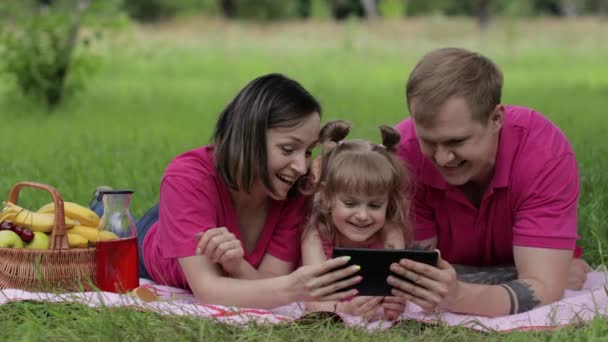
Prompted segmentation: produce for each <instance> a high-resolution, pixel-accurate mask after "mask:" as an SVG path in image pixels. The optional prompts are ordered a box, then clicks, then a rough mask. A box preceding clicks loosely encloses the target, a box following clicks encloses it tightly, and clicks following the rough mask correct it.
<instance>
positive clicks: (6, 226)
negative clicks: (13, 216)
mask: <svg viewBox="0 0 608 342" xmlns="http://www.w3.org/2000/svg"><path fill="white" fill-rule="evenodd" d="M14 227H15V225H14V224H13V221H2V223H0V230H13V228H14Z"/></svg>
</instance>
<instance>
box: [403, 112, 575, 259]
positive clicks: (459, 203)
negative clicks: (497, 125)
mask: <svg viewBox="0 0 608 342" xmlns="http://www.w3.org/2000/svg"><path fill="white" fill-rule="evenodd" d="M396 128H397V130H398V131H399V132H400V133H401V144H400V146H399V150H398V155H399V156H400V157H401V158H402V159H403V160H405V161H406V164H407V166H408V168H409V169H410V170H411V173H412V179H413V182H414V188H415V194H414V202H413V203H412V210H413V212H412V214H413V215H412V216H413V221H414V226H415V238H416V240H425V239H429V238H432V237H435V236H436V237H437V238H438V243H437V248H438V249H439V250H440V251H441V255H442V257H443V258H444V259H445V260H447V261H448V262H450V263H454V264H465V265H476V266H499V265H512V264H513V263H514V261H513V246H514V245H515V246H526V247H540V248H552V249H570V250H575V249H576V252H575V255H576V256H578V255H580V250H579V249H578V248H576V246H575V245H576V240H577V238H578V235H577V202H578V194H579V179H578V171H577V166H576V160H575V157H574V153H573V151H572V147H571V146H570V143H569V142H568V140H567V139H566V137H565V136H564V134H563V133H562V132H561V131H560V130H559V128H557V127H556V126H555V125H554V124H552V123H551V122H550V121H549V120H547V119H546V118H545V117H544V116H542V115H541V114H540V113H538V112H535V111H533V110H532V109H529V108H524V107H516V106H505V119H504V124H503V127H502V129H501V132H500V138H499V143H498V150H497V155H496V164H495V169H494V175H493V177H492V180H491V182H490V185H489V186H488V188H487V189H486V191H485V193H484V195H483V199H482V201H481V204H480V206H479V208H476V207H475V206H474V205H473V204H471V202H469V201H468V200H467V198H466V197H465V196H464V194H463V193H462V191H460V190H459V189H458V188H456V187H453V186H450V185H449V184H447V183H446V182H445V181H444V179H443V177H442V176H441V174H440V173H439V171H438V170H437V168H436V167H435V165H434V164H433V163H432V162H431V161H430V160H428V159H427V158H425V157H424V156H423V155H422V153H421V151H420V145H419V143H418V138H417V137H416V132H415V127H414V124H413V122H412V120H411V119H406V120H404V121H402V122H401V123H399V124H398V125H397V126H396Z"/></svg>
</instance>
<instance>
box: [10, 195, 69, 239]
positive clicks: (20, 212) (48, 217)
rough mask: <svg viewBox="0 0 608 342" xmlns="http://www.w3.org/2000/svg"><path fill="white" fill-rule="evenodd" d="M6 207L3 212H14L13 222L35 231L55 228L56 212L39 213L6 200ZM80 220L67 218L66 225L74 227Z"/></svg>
mask: <svg viewBox="0 0 608 342" xmlns="http://www.w3.org/2000/svg"><path fill="white" fill-rule="evenodd" d="M4 204H5V206H6V207H5V209H4V211H3V213H5V212H6V213H11V214H12V213H14V214H15V215H14V217H13V218H12V220H13V223H15V224H17V225H19V226H22V227H25V228H28V229H30V230H32V231H35V232H44V233H49V232H51V231H52V230H53V225H54V223H55V214H48V213H37V212H33V211H30V210H27V209H23V208H21V207H20V206H18V205H16V204H14V203H11V202H5V203H4ZM78 223H79V222H77V221H74V220H72V219H70V218H67V217H66V218H65V225H66V227H73V226H75V225H77V224H78Z"/></svg>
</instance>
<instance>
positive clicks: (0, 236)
mask: <svg viewBox="0 0 608 342" xmlns="http://www.w3.org/2000/svg"><path fill="white" fill-rule="evenodd" d="M0 247H4V248H23V240H21V238H20V237H19V235H17V233H15V232H14V231H12V230H2V231H0Z"/></svg>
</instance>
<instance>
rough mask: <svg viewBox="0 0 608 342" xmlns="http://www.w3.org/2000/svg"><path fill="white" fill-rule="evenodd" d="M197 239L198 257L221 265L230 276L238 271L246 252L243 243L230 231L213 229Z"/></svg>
mask: <svg viewBox="0 0 608 342" xmlns="http://www.w3.org/2000/svg"><path fill="white" fill-rule="evenodd" d="M195 237H196V238H199V241H198V245H197V246H196V255H204V256H206V257H208V258H209V259H210V260H211V261H212V262H214V263H218V264H220V265H221V266H222V268H223V269H224V271H225V272H227V273H228V274H234V273H236V272H237V271H238V269H239V266H240V264H241V262H242V261H243V256H244V255H245V251H244V250H243V245H242V243H241V241H240V240H239V239H237V238H236V236H235V235H234V234H232V233H231V232H229V231H228V229H226V228H225V227H219V228H212V229H209V230H207V231H205V232H204V233H198V234H196V235H195Z"/></svg>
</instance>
